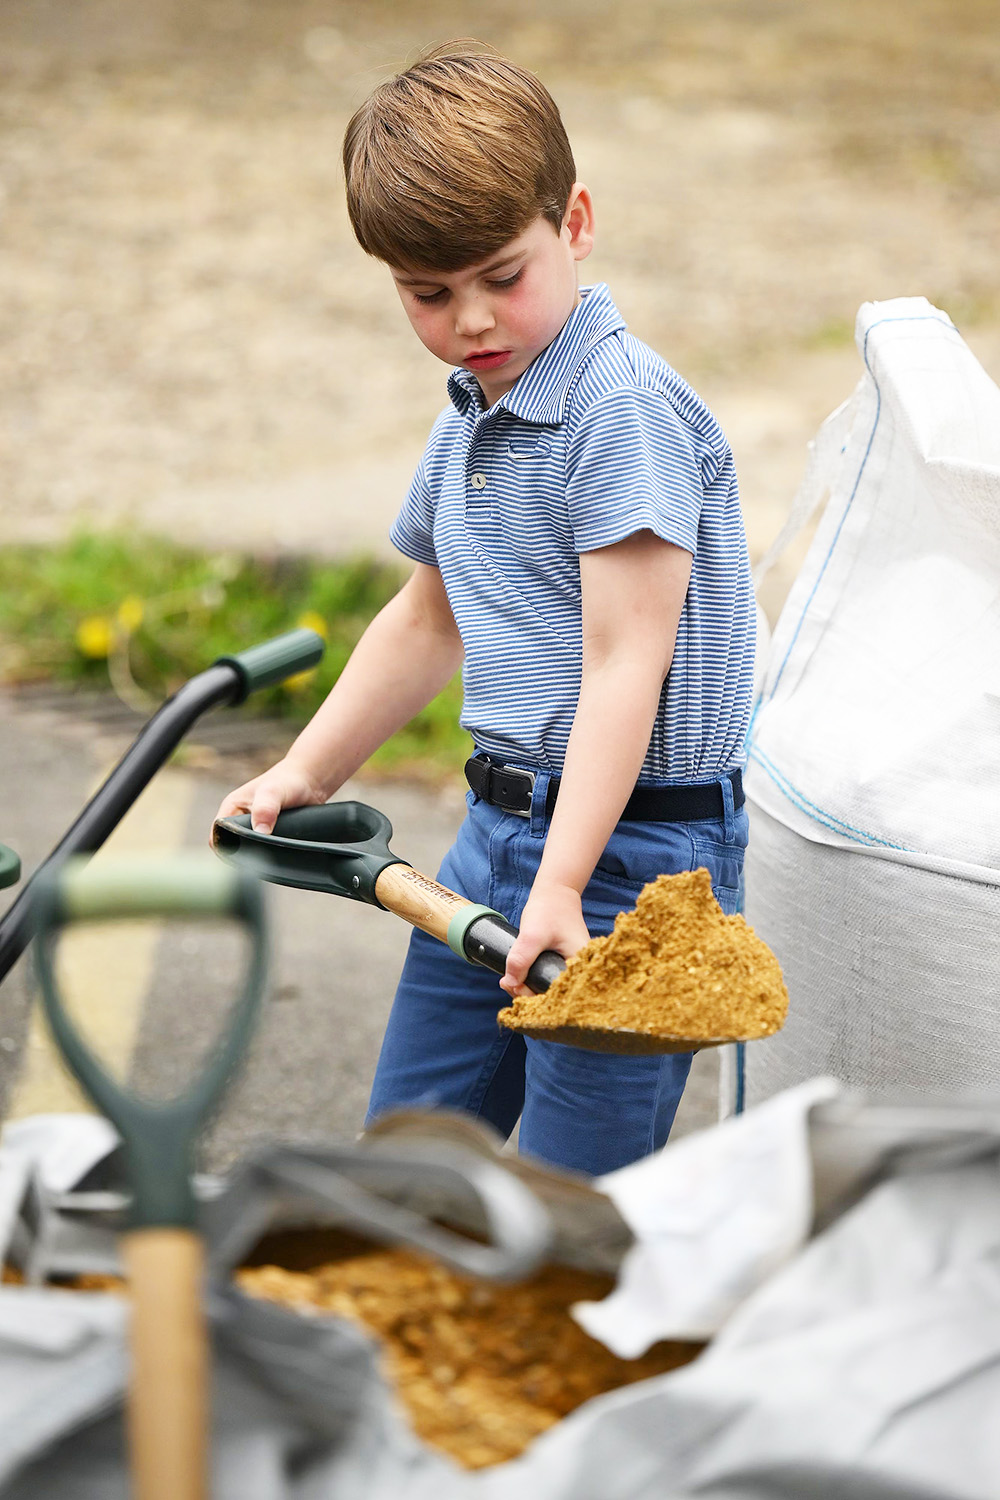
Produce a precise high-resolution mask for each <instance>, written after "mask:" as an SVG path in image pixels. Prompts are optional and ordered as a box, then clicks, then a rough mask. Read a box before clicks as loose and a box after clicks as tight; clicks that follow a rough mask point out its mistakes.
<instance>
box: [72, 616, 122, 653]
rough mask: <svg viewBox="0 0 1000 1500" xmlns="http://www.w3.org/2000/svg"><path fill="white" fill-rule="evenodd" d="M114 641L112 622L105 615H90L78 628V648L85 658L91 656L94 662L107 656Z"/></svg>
mask: <svg viewBox="0 0 1000 1500" xmlns="http://www.w3.org/2000/svg"><path fill="white" fill-rule="evenodd" d="M114 641H115V633H114V630H113V628H112V625H111V621H110V620H109V619H107V618H106V616H104V615H88V616H87V618H86V619H85V620H81V621H80V623H79V625H78V626H77V627H76V644H77V647H78V648H79V650H80V651H81V652H82V653H83V655H84V656H89V657H90V658H91V659H92V660H94V661H99V660H100V659H101V658H102V657H105V656H107V655H108V653H109V651H110V650H111V647H112V646H113V645H114Z"/></svg>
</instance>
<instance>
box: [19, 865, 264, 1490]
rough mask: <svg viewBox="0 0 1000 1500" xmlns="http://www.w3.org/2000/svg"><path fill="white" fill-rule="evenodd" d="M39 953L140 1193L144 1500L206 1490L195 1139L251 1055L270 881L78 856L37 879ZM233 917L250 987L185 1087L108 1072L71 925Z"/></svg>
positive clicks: (134, 1325) (48, 1000)
mask: <svg viewBox="0 0 1000 1500" xmlns="http://www.w3.org/2000/svg"><path fill="white" fill-rule="evenodd" d="M35 903H36V904H35V908H34V911H35V921H36V923H37V926H36V941H35V961H36V968H37V973H38V978H39V981H40V985H41V992H42V999H43V1003H44V1006H45V1011H46V1015H47V1016H48V1021H49V1025H50V1027H51V1029H52V1033H53V1036H54V1037H55V1040H56V1042H57V1044H58V1046H59V1048H60V1050H61V1052H62V1055H63V1057H64V1059H65V1061H66V1063H67V1065H68V1067H69V1068H70V1070H71V1072H72V1073H73V1074H74V1075H75V1077H76V1078H77V1079H78V1081H79V1082H80V1084H81V1086H82V1087H83V1089H84V1090H85V1091H86V1093H87V1094H88V1095H89V1096H90V1098H91V1099H92V1100H93V1102H94V1104H95V1105H96V1106H97V1108H98V1109H99V1110H100V1111H101V1113H102V1114H104V1115H106V1116H107V1118H108V1119H109V1120H110V1121H111V1123H112V1124H113V1125H114V1126H115V1127H116V1128H117V1130H118V1132H119V1134H120V1135H121V1138H122V1144H123V1148H124V1153H125V1163H126V1170H127V1173H128V1179H129V1184H130V1187H131V1193H132V1200H131V1208H130V1212H129V1220H128V1227H127V1229H126V1232H125V1234H124V1237H123V1240H122V1245H121V1249H122V1257H123V1260H124V1263H125V1269H126V1275H127V1277H128V1280H129V1283H130V1290H131V1338H130V1342H131V1351H132V1371H131V1379H130V1386H129V1446H130V1454H131V1467H132V1475H133V1485H134V1494H135V1496H136V1497H137V1500H206V1497H207V1494H208V1480H207V1441H208V1438H207V1435H208V1431H209V1424H208V1406H209V1403H208V1368H209V1362H208V1343H207V1337H206V1331H205V1324H204V1319H203V1314H202V1302H201V1281H202V1245H201V1240H200V1238H199V1236H198V1234H197V1231H196V1228H195V1201H194V1197H193V1194H192V1190H191V1174H192V1171H193V1168H194V1148H195V1142H196V1140H197V1137H198V1135H199V1132H200V1131H201V1129H202V1127H203V1125H204V1124H205V1122H206V1119H207V1117H208V1115H209V1114H210V1113H211V1111H212V1110H213V1108H214V1107H215V1105H216V1104H217V1103H218V1101H219V1098H220V1096H221V1094H222V1091H223V1089H224V1088H225V1086H226V1084H227V1082H228V1080H229V1079H230V1077H231V1075H232V1073H233V1071H234V1069H235V1066H236V1064H237V1062H238V1060H239V1058H240V1056H241V1055H242V1053H243V1052H244V1050H245V1048H246V1045H247V1042H248V1039H249V1036H250V1032H251V1029H252V1026H253V1022H254V1018H255V1016H256V1014H257V1011H258V1009H259V1006H260V1000H261V995H262V992H263V986H264V975H265V969H266V934H265V928H264V920H263V907H262V900H261V893H260V888H259V886H258V884H257V882H256V881H255V880H253V879H252V878H251V877H250V876H248V875H246V874H244V873H243V872H241V871H239V870H234V869H227V868H224V867H223V866H221V865H218V864H216V863H214V862H213V861H212V860H211V859H210V858H209V856H208V855H207V854H206V855H201V854H197V855H187V856H184V855H178V856H172V857H170V858H167V859H159V860H156V861H152V860H150V859H124V858H121V859H116V860H107V861H104V862H100V861H98V862H97V863H94V864H86V863H85V861H83V860H81V859H80V858H76V859H73V860H69V861H67V862H66V863H65V864H64V865H63V866H62V868H61V869H60V870H59V871H58V872H55V873H54V874H52V875H51V876H50V878H49V879H47V880H43V881H42V882H40V884H39V886H38V888H37V893H36V896H35ZM171 916H173V917H215V918H218V917H232V918H234V919H235V920H236V921H238V922H240V923H242V924H243V925H244V926H245V927H246V928H247V930H248V932H249V936H250V954H249V959H248V962H247V969H246V973H245V976H244V979H243V984H242V989H241V992H240V993H239V995H238V998H237V999H236V1001H235V1002H234V1004H233V1007H232V1010H231V1013H230V1016H229V1018H228V1021H227V1023H226V1025H225V1027H224V1030H223V1032H222V1034H221V1035H220V1037H219V1038H218V1040H217V1042H216V1045H215V1049H214V1051H213V1052H212V1053H211V1054H210V1056H209V1058H208V1060H207V1062H206V1063H205V1064H204V1066H203V1068H202V1071H201V1073H200V1075H199V1076H198V1077H196V1078H194V1079H193V1080H192V1081H191V1082H190V1083H189V1085H188V1087H187V1088H186V1089H185V1090H184V1092H183V1093H181V1094H180V1095H178V1096H177V1097H176V1098H174V1099H171V1100H167V1101H162V1102H161V1101H159V1100H155V1101H154V1100H151V1099H147V1098H143V1097H141V1096H139V1095H137V1094H135V1093H133V1092H131V1091H130V1090H129V1089H127V1088H126V1087H124V1086H123V1085H122V1084H120V1083H118V1082H117V1081H116V1080H115V1079H114V1078H112V1077H111V1075H110V1074H109V1073H108V1072H107V1071H106V1070H105V1069H104V1067H103V1066H102V1065H101V1063H100V1062H99V1061H98V1059H97V1057H96V1056H95V1054H94V1053H93V1052H92V1051H91V1050H90V1048H89V1047H88V1046H87V1044H86V1043H85V1041H84V1040H83V1037H82V1036H81V1034H80V1032H79V1030H78V1029H77V1027H76V1025H75V1024H74V1022H73V1021H72V1020H71V1018H70V1015H69V1012H68V1009H67V1007H66V1005H65V1003H64V999H63V995H62V993H61V990H60V987H59V982H58V980H57V977H56V966H55V949H56V947H57V943H58V938H59V934H60V931H61V929H63V928H64V927H66V926H68V925H69V924H71V923H81V922H96V921H106V920H108V919H117V918H128V917H134V918H139V917H145V918H149V917H171Z"/></svg>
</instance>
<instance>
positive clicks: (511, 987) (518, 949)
mask: <svg viewBox="0 0 1000 1500" xmlns="http://www.w3.org/2000/svg"><path fill="white" fill-rule="evenodd" d="M540 951H541V950H540V949H539V950H538V952H540ZM538 952H535V951H533V946H532V945H531V944H528V943H526V942H525V941H524V940H523V939H522V938H518V940H517V942H516V943H515V944H514V946H513V947H512V948H511V950H510V952H509V953H508V954H507V968H506V970H505V971H504V976H503V978H502V979H501V981H500V988H501V989H502V990H506V991H507V993H508V995H517V994H525V995H526V994H528V993H529V992H528V991H527V990H526V989H525V987H524V978H525V975H526V974H527V972H528V970H529V969H530V968H531V965H532V964H533V963H534V961H535V959H536V958H537V957H538Z"/></svg>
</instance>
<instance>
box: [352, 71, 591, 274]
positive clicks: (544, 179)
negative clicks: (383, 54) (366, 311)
mask: <svg viewBox="0 0 1000 1500" xmlns="http://www.w3.org/2000/svg"><path fill="white" fill-rule="evenodd" d="M344 175H345V177H346V179H347V210H348V213H349V214H350V217H351V223H352V225H353V226H354V233H355V234H356V235H357V238H358V242H359V244H360V245H361V247H362V249H363V250H366V251H367V252H368V254H369V255H374V256H376V257H377V259H379V260H382V261H385V262H386V263H387V264H388V265H390V266H399V267H401V268H404V269H408V270H436V271H460V270H462V269H464V267H466V266H469V265H474V264H476V262H478V261H481V260H485V259H486V257H487V256H489V255H494V254H495V253H496V252H497V251H498V250H499V249H501V247H502V246H504V245H506V244H508V243H509V242H510V241H511V240H512V239H514V238H516V236H517V235H519V234H521V233H523V231H524V230H525V229H527V227H528V225H529V224H530V223H532V221H533V220H534V219H536V218H537V217H538V215H539V214H541V215H543V216H544V217H545V218H546V219H548V221H549V223H550V224H552V226H553V228H554V229H555V230H556V232H557V233H558V231H559V229H560V226H561V225H562V219H563V214H564V212H565V209H566V203H567V200H568V198H569V193H570V189H571V187H572V186H573V182H574V181H575V178H576V168H575V165H574V162H573V153H572V151H571V150H570V145H569V141H568V140H567V138H566V131H565V129H564V127H563V123H562V120H561V118H560V116H559V111H558V109H557V108H556V105H555V103H554V101H553V99H552V97H551V95H550V94H549V92H548V90H547V89H546V88H545V87H544V86H543V85H542V84H541V83H540V82H539V80H538V79H537V78H536V77H535V75H534V74H533V73H529V72H528V71H527V69H526V68H520V67H518V66H517V64H516V63H512V62H511V61H510V60H509V59H508V58H506V57H504V56H503V55H502V54H501V53H499V52H497V51H496V50H495V49H494V48H493V47H489V46H487V45H486V44H485V43H483V42H475V41H459V42H447V43H445V45H444V46H441V47H437V48H435V49H434V50H433V51H432V52H429V53H427V54H426V55H425V56H424V57H422V58H421V59H420V61H419V62H416V63H414V65H413V66H412V67H411V68H407V69H406V71H405V72H404V73H400V74H399V75H398V76H397V77H396V78H393V79H390V81H389V82H388V83H383V84H382V85H381V86H380V87H379V88H377V89H376V90H375V91H374V93H372V94H371V95H369V97H368V98H367V99H366V100H365V102H364V104H362V105H361V107H360V109H358V110H357V111H356V112H355V114H354V116H353V118H352V119H351V121H350V124H349V125H348V127H347V131H346V133H345V135H344Z"/></svg>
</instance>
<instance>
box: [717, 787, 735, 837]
mask: <svg viewBox="0 0 1000 1500" xmlns="http://www.w3.org/2000/svg"><path fill="white" fill-rule="evenodd" d="M719 786H720V788H721V790H722V810H723V812H722V816H723V827H724V830H725V833H724V837H725V841H726V843H727V844H735V842H736V803H735V798H734V796H733V782H732V777H730V776H723V778H722V780H721V781H720V782H719Z"/></svg>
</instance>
